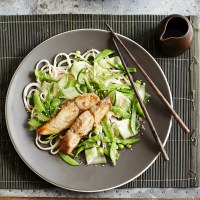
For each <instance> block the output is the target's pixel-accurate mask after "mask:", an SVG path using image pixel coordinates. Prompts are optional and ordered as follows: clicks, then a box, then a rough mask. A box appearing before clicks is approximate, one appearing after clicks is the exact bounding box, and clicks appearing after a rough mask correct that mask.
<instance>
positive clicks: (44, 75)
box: [35, 70, 56, 82]
mask: <svg viewBox="0 0 200 200" xmlns="http://www.w3.org/2000/svg"><path fill="white" fill-rule="evenodd" d="M35 76H36V77H37V78H39V79H40V80H42V81H47V82H56V80H55V79H54V78H53V77H51V76H50V75H49V74H47V73H45V72H44V71H41V70H35Z"/></svg>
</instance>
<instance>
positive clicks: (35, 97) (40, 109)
mask: <svg viewBox="0 0 200 200" xmlns="http://www.w3.org/2000/svg"><path fill="white" fill-rule="evenodd" d="M33 103H34V107H35V109H36V111H37V112H38V113H41V112H43V111H45V107H44V105H43V103H42V101H41V99H40V95H39V92H38V91H35V92H34V95H33Z"/></svg>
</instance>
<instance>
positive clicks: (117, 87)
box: [101, 84, 131, 91]
mask: <svg viewBox="0 0 200 200" xmlns="http://www.w3.org/2000/svg"><path fill="white" fill-rule="evenodd" d="M122 89H129V90H130V89H131V85H129V84H113V85H111V86H108V87H103V88H101V90H110V91H112V90H122Z"/></svg>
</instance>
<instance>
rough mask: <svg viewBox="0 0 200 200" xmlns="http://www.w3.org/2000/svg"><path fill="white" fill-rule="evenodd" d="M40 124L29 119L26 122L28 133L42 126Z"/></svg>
mask: <svg viewBox="0 0 200 200" xmlns="http://www.w3.org/2000/svg"><path fill="white" fill-rule="evenodd" d="M42 124H43V123H42V122H40V121H38V120H37V119H36V118H31V119H30V120H29V121H28V125H29V131H33V130H37V128H38V127H40V126H42Z"/></svg>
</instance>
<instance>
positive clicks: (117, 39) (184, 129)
mask: <svg viewBox="0 0 200 200" xmlns="http://www.w3.org/2000/svg"><path fill="white" fill-rule="evenodd" d="M105 24H106V26H107V27H108V29H109V30H110V32H111V34H112V40H113V43H114V45H115V48H116V50H117V52H118V54H119V57H120V59H121V61H122V64H123V66H124V68H125V71H126V73H127V75H128V78H129V80H130V83H131V85H132V87H133V90H134V92H135V95H136V97H137V99H138V101H139V103H140V106H141V108H142V110H143V112H144V115H145V117H146V119H147V122H148V125H149V127H150V129H151V132H152V134H153V137H154V139H155V141H156V143H157V144H158V146H159V149H160V151H161V154H162V156H163V158H164V160H165V161H167V160H169V157H168V155H167V153H166V151H165V149H164V147H163V145H162V142H161V140H160V138H159V136H158V133H157V131H156V129H155V126H154V124H153V122H152V120H151V117H150V115H149V113H148V111H147V109H146V107H145V105H144V103H143V101H142V99H141V97H140V95H139V93H138V90H137V87H136V85H135V82H134V81H133V77H132V75H131V74H130V73H129V71H128V67H127V65H126V62H125V60H124V58H123V56H122V54H121V52H120V50H119V47H118V44H117V42H118V43H119V44H120V45H121V47H122V48H123V49H124V50H125V52H126V53H127V54H128V56H129V57H130V59H131V60H132V61H133V63H134V64H135V65H136V66H137V67H138V69H139V70H140V71H141V73H142V74H143V76H144V77H145V78H146V80H147V81H148V82H149V84H150V85H151V87H152V88H153V89H154V91H155V92H156V94H157V95H158V97H159V98H160V99H161V100H162V102H163V103H164V104H165V105H166V107H167V108H168V110H169V111H170V112H171V114H172V115H173V117H174V118H175V119H176V121H177V122H178V123H179V125H180V126H181V128H182V129H183V131H184V132H185V133H189V132H190V130H189V129H188V127H187V126H186V125H185V124H184V122H183V121H182V120H181V118H180V117H179V116H178V114H177V113H176V112H175V110H174V109H173V108H172V106H171V105H170V104H169V102H168V101H167V100H166V99H165V97H164V96H163V94H162V93H161V92H160V90H159V89H158V88H157V86H156V85H155V84H154V83H153V81H152V80H151V79H150V77H149V76H148V75H147V73H146V72H145V70H144V69H143V68H142V66H141V65H140V64H139V63H138V62H137V60H136V59H135V58H134V57H133V55H132V54H131V53H130V51H129V50H128V49H127V48H126V46H125V45H124V44H123V42H122V41H121V40H120V39H119V37H118V36H117V34H116V33H115V32H114V31H113V30H112V28H111V27H110V26H109V25H108V24H107V23H105Z"/></svg>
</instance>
